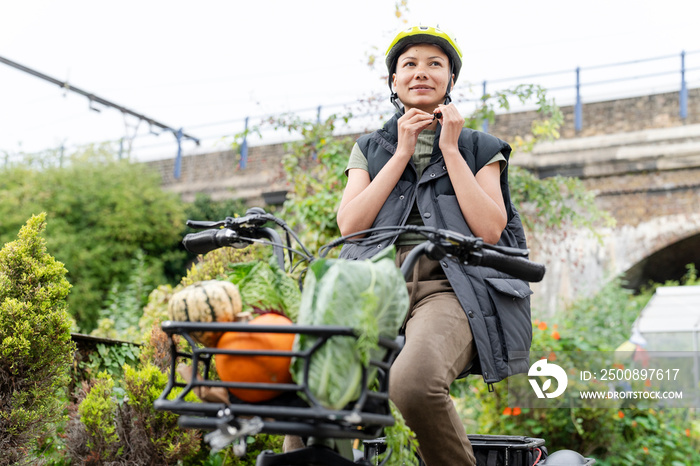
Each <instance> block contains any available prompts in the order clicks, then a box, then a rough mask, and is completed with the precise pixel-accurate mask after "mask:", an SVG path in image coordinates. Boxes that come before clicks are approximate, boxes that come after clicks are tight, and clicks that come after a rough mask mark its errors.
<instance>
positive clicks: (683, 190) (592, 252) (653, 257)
mask: <svg viewBox="0 0 700 466" xmlns="http://www.w3.org/2000/svg"><path fill="white" fill-rule="evenodd" d="M562 111H563V113H564V116H565V124H564V126H563V127H562V129H561V138H560V139H558V140H557V141H553V142H549V143H543V144H539V145H537V146H536V147H535V149H534V151H533V152H532V153H519V154H517V155H516V156H515V157H514V158H513V159H512V163H513V164H514V165H520V166H523V167H526V168H528V169H530V170H531V171H533V172H534V173H536V174H537V175H538V176H540V177H549V176H554V175H567V176H575V177H578V178H580V179H581V180H582V181H583V183H584V184H585V186H586V187H587V188H588V189H589V190H591V191H592V192H594V193H595V202H596V203H597V204H598V205H599V206H600V207H601V208H603V209H605V210H607V211H608V212H610V213H611V215H612V217H613V218H614V219H615V221H616V224H615V226H613V227H609V228H605V229H603V230H602V231H601V232H600V233H602V238H601V239H597V238H595V237H593V235H592V234H590V233H589V232H587V231H583V230H571V229H569V230H562V231H557V232H553V233H550V234H548V235H544V237H543V238H539V239H538V241H540V243H539V244H546V245H547V247H538V246H534V247H533V251H532V252H533V258H534V259H535V260H538V261H541V262H544V263H546V265H547V268H548V273H547V277H546V278H545V280H544V281H543V282H542V283H540V284H535V285H533V289H534V290H535V296H534V298H533V303H534V305H535V307H536V308H537V309H539V310H540V311H542V312H545V313H552V312H554V311H555V310H556V309H557V308H558V307H561V306H562V305H563V304H564V303H566V302H568V301H569V300H571V299H573V298H574V297H576V296H579V295H582V294H588V293H590V292H593V291H595V290H597V289H598V288H599V287H600V286H601V285H602V284H603V283H605V281H606V280H609V279H610V278H612V277H616V276H622V277H623V278H624V279H625V280H626V281H627V282H628V283H629V286H630V287H632V288H635V287H639V286H640V285H642V284H645V283H647V282H648V281H649V280H654V281H664V280H667V279H677V278H679V277H680V276H681V275H682V274H683V273H684V272H685V266H686V264H689V263H695V264H696V265H700V208H699V207H700V89H692V90H690V92H689V98H688V113H687V117H686V118H685V119H681V118H680V117H679V104H678V94H677V93H667V94H655V95H648V96H643V97H635V98H627V99H620V100H612V101H605V102H597V103H589V104H585V105H584V107H583V121H584V126H583V129H582V130H581V131H579V132H578V133H577V132H576V131H575V130H574V117H573V108H572V107H563V108H562ZM534 118H535V115H534V114H532V113H530V112H521V113H510V114H505V115H500V116H499V117H497V119H496V122H495V123H494V124H492V125H491V126H490V128H489V132H491V133H492V134H494V135H496V136H498V137H500V138H502V139H505V140H507V141H508V140H512V138H513V137H514V136H516V135H524V134H527V132H528V129H529V127H530V124H531V122H532V120H533V119H534ZM283 153H284V145H283V144H276V145H268V146H258V147H251V148H250V151H249V155H248V163H247V166H246V168H245V169H243V170H242V169H239V168H237V160H238V155H237V154H236V153H234V152H232V151H229V152H217V153H210V154H202V155H193V156H189V157H184V158H183V161H182V176H181V178H180V179H177V180H176V179H174V178H173V167H174V161H173V160H160V161H155V162H149V163H150V164H151V165H152V166H153V168H155V169H156V170H158V171H159V172H160V173H161V175H162V179H163V186H164V187H165V188H166V189H169V190H172V191H174V192H177V193H179V194H180V195H181V196H182V197H183V198H185V199H191V198H193V197H194V195H195V194H196V193H198V192H203V193H207V194H209V195H210V196H212V198H214V199H222V198H243V199H246V200H247V201H248V203H249V204H250V205H264V198H268V195H269V194H273V195H274V194H275V193H279V192H281V191H284V186H283V185H281V184H279V182H278V181H276V180H275V174H276V173H278V170H279V164H280V158H281V156H282V155H283ZM264 194H265V196H263V195H264Z"/></svg>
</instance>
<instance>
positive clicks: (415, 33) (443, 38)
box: [385, 26, 462, 111]
mask: <svg viewBox="0 0 700 466" xmlns="http://www.w3.org/2000/svg"><path fill="white" fill-rule="evenodd" d="M411 44H433V45H437V46H438V47H440V48H441V49H442V50H443V51H444V52H445V53H446V54H447V56H448V57H449V58H450V66H451V67H452V74H454V76H455V78H454V80H455V82H456V81H457V78H458V77H459V71H460V70H461V69H462V51H461V50H460V48H459V46H458V45H457V42H456V41H455V39H454V38H452V37H451V36H450V35H449V34H447V33H446V32H445V31H443V30H441V29H440V28H438V27H433V26H412V27H410V28H408V29H405V30H403V31H401V32H399V33H398V34H397V35H396V37H394V40H393V41H392V42H391V45H389V48H388V49H387V50H386V58H385V62H386V67H387V70H388V71H389V80H388V81H389V89H390V90H391V102H392V103H393V104H394V106H395V107H396V108H397V109H398V110H399V111H403V109H402V108H401V106H400V105H399V104H398V102H397V100H398V96H397V95H396V93H395V92H394V89H393V87H392V75H393V74H394V72H395V71H396V61H397V60H398V58H399V55H400V54H401V52H403V50H404V49H405V48H406V47H407V46H409V45H411ZM450 91H451V89H450V86H449V85H448V87H447V93H446V94H445V103H446V104H448V103H449V102H450V101H451V98H450Z"/></svg>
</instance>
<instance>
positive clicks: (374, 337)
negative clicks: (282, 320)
mask: <svg viewBox="0 0 700 466" xmlns="http://www.w3.org/2000/svg"><path fill="white" fill-rule="evenodd" d="M394 256H395V250H394V248H393V247H392V248H388V249H387V250H386V251H385V252H383V253H381V254H380V255H378V256H376V257H375V258H373V259H369V260H364V261H352V260H345V259H320V260H317V261H315V262H314V263H312V264H311V266H310V267H309V271H308V272H307V275H306V279H305V281H304V290H303V292H302V294H301V303H300V305H299V317H298V320H297V323H298V324H300V325H340V326H347V327H352V328H354V329H355V330H356V331H357V334H358V335H359V337H358V338H353V337H341V336H336V337H332V338H331V339H330V340H329V341H327V342H326V344H325V345H323V346H322V347H321V348H320V349H319V350H318V351H317V352H316V353H314V355H313V356H312V357H311V360H310V369H309V380H308V386H309V389H310V391H311V393H312V394H313V396H314V397H315V398H316V399H317V400H318V401H319V402H320V403H321V404H322V405H323V406H324V407H326V408H329V409H341V408H343V407H345V406H346V405H347V404H348V403H349V402H351V401H354V400H356V399H357V398H358V397H359V396H360V392H361V390H362V386H361V385H362V372H363V368H365V367H367V366H368V365H369V361H370V359H381V358H382V357H383V355H384V354H385V351H386V350H385V349H383V348H380V347H379V345H378V340H379V336H382V337H387V338H391V339H393V338H395V337H396V335H397V334H398V331H399V328H400V327H401V325H402V324H403V321H404V319H405V317H406V313H407V311H408V292H407V290H406V282H405V281H404V278H403V275H402V274H401V271H400V270H399V269H398V268H397V267H396V265H395V264H394ZM316 340H317V337H313V336H308V335H301V334H300V335H297V337H296V339H295V342H294V349H295V350H296V351H304V350H307V349H309V348H311V347H312V346H313V345H314V343H315V342H316ZM291 370H292V377H293V378H294V380H295V381H296V383H298V384H301V383H302V382H303V377H304V360H303V359H302V358H295V359H294V360H293V362H292V368H291ZM375 377H376V369H373V370H371V371H370V378H369V380H368V383H369V385H371V384H372V383H373V380H374V378H375Z"/></svg>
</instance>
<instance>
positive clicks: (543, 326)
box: [537, 322, 547, 330]
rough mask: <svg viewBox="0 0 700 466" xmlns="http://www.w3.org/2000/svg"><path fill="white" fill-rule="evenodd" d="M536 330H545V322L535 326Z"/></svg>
mask: <svg viewBox="0 0 700 466" xmlns="http://www.w3.org/2000/svg"><path fill="white" fill-rule="evenodd" d="M537 328H538V329H540V330H547V323H546V322H540V323H539V324H538V325H537Z"/></svg>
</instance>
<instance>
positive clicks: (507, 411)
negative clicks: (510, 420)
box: [503, 406, 513, 416]
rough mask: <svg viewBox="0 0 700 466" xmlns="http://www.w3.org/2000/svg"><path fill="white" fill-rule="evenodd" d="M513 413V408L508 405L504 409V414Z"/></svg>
mask: <svg viewBox="0 0 700 466" xmlns="http://www.w3.org/2000/svg"><path fill="white" fill-rule="evenodd" d="M511 414H513V410H512V409H511V407H510V406H506V408H505V409H504V410H503V415H504V416H510V415H511Z"/></svg>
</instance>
